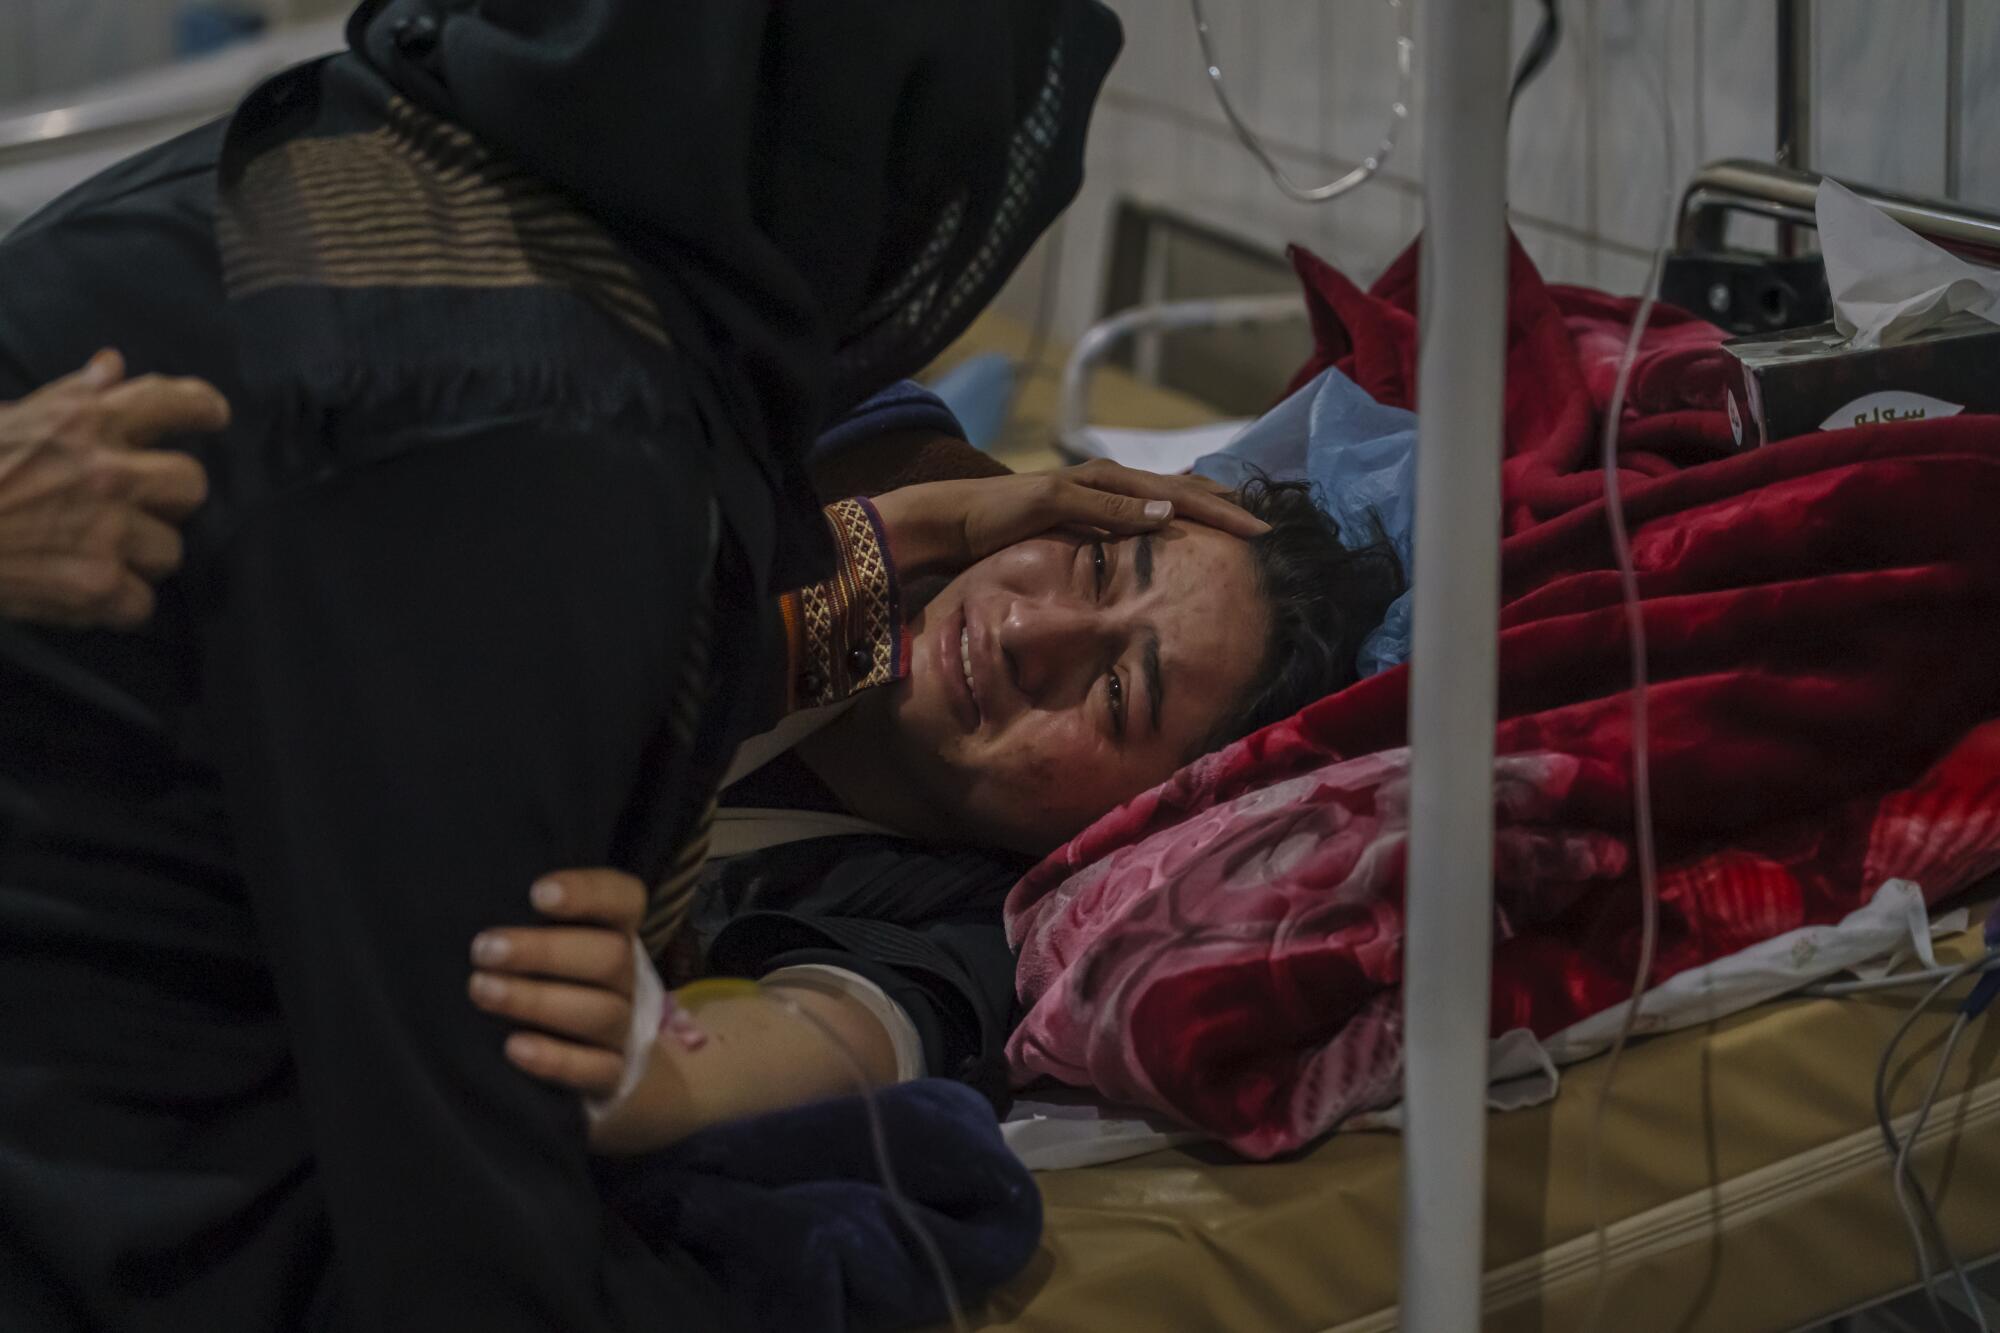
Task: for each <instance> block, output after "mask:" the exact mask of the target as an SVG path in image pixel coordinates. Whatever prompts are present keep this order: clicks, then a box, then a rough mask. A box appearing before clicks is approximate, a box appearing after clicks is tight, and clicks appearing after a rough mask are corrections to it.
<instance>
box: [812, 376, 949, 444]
mask: <svg viewBox="0 0 2000 1333" xmlns="http://www.w3.org/2000/svg"><path fill="white" fill-rule="evenodd" d="M913 430H930V431H936V432H937V433H938V434H940V435H949V436H950V437H952V438H953V439H955V440H962V439H964V438H965V427H964V426H962V425H960V424H959V420H958V417H957V416H955V415H954V414H953V413H952V410H951V409H950V408H948V407H946V406H945V405H944V399H942V398H940V397H938V396H937V395H936V394H934V393H932V392H931V391H930V390H929V389H926V388H925V387H924V386H923V385H921V384H919V383H917V382H916V381H915V380H904V381H902V382H901V383H900V384H894V385H891V386H890V387H888V388H886V389H884V390H883V391H882V392H880V393H878V394H876V395H875V396H874V397H873V398H870V399H868V400H867V401H866V402H864V403H862V404H861V406H859V407H857V408H855V409H854V410H853V411H852V412H849V413H848V414H847V415H846V416H844V417H842V418H841V419H840V420H838V421H836V422H834V423H833V424H832V425H831V426H829V427H828V428H827V429H826V430H825V431H823V432H822V433H821V434H820V437H819V439H818V441H817V442H815V443H814V445H813V447H812V453H811V454H810V455H809V456H810V458H811V459H812V461H813V462H815V463H818V462H823V461H825V460H827V459H830V458H832V457H834V456H835V455H837V454H839V453H841V452H843V451H844V450H847V449H849V448H852V447H853V446H855V445H857V444H862V443H865V442H866V441H868V440H872V439H875V438H876V437H877V436H881V435H889V434H895V433H900V432H903V431H913Z"/></svg>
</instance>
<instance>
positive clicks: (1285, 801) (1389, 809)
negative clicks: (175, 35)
mask: <svg viewBox="0 0 2000 1333" xmlns="http://www.w3.org/2000/svg"><path fill="white" fill-rule="evenodd" d="M1296 262H1297V264H1298V267H1299V270H1300V272H1301V276H1302V277H1303V278H1304V279H1305V280H1306V283H1307V287H1308V292H1309V299H1310V300H1311V301H1312V304H1313V313H1314V322H1315V331H1316V335H1317V341H1318V344H1319V353H1318V355H1317V356H1316V358H1315V361H1314V363H1313V364H1312V365H1310V366H1309V367H1308V368H1307V370H1306V372H1304V373H1305V374H1306V375H1310V374H1313V373H1317V371H1318V369H1319V368H1321V367H1322V366H1324V365H1327V364H1338V365H1339V366H1340V367H1341V369H1342V370H1343V371H1344V372H1346V373H1348V374H1349V375H1351V376H1352V377H1353V378H1355V379H1356V380H1357V381H1358V382H1359V383H1360V384H1361V385H1362V386H1363V387H1364V388H1367V389H1368V390H1370V392H1372V393H1374V394H1375V395H1377V396H1378V397H1379V398H1381V399H1382V400H1384V401H1389V402H1395V403H1399V404H1402V405H1408V404H1409V403H1410V402H1411V401H1412V398H1413V383H1414V364H1413V362H1414V357H1415V345H1416V339H1415V327H1414V321H1413V317H1412V315H1411V314H1410V312H1411V310H1412V309H1413V308H1414V306H1415V291H1414V275H1415V272H1416V268H1415V263H1414V255H1413V254H1412V255H1410V256H1406V257H1405V259H1404V260H1403V261H1402V262H1400V263H1399V264H1398V265H1397V266H1396V267H1395V268H1392V269H1391V270H1390V272H1389V273H1388V274H1387V275H1385V276H1384V278H1383V279H1382V281H1381V282H1380V283H1378V284H1377V286H1376V288H1375V290H1374V291H1373V292H1372V293H1362V292H1360V291H1359V290H1358V289H1356V288H1354V287H1353V286H1352V284H1350V283H1348V282H1347V281H1346V280H1345V279H1344V278H1341V277H1340V276H1339V275H1338V274H1335V273H1333V272H1332V270H1330V269H1328V268H1326V267H1325V266H1324V265H1322V264H1320V263H1319V261H1317V260H1315V259H1313V258H1312V257H1310V256H1307V255H1303V254H1301V255H1298V256H1297V258H1296ZM1631 308H1632V307H1631V303H1629V302H1622V301H1617V300H1614V299H1612V298H1608V297H1604V296H1601V295H1599V294H1596V293H1591V292H1584V291H1580V290H1576V289H1561V288H1555V289H1551V288H1545V287H1544V286H1543V285H1542V283H1541V282H1540V280H1539V278H1538V277H1537V276H1536V275H1535V273H1534V271H1533V268H1532V266H1531V265H1530V264H1529V262H1528V261H1527V259H1526V257H1525V255H1523V254H1521V253H1520V252H1519V250H1518V249H1517V250H1516V252H1515V256H1514V280H1513V284H1512V296H1511V308H1510V312H1509V321H1508V326H1509V344H1508V392H1507V419H1506V449H1507V461H1506V465H1505V469H1506V470H1505V482H1504V487H1505V489H1504V495H1505V503H1506V505H1507V516H1508V517H1507V524H1508V530H1509V532H1510V533H1511V534H1512V535H1511V536H1510V537H1509V538H1508V540H1507V541H1506V544H1505V546H1504V548H1503V593H1502V600H1503V610H1502V635H1501V650H1500V663H1501V667H1500V715H1501V718H1502V723H1501V726H1500V731H1499V736H1498V751H1499V753H1500V755H1501V756H1502V758H1501V760H1500V761H1499V763H1498V764H1497V766H1496V774H1495V779H1496V783H1495V791H1496V797H1495V800H1496V812H1497V826H1498V832H1497V848H1496V855H1495V871H1494V875H1495V893H1496V918H1495V923H1494V924H1495V931H1496V947H1495V953H1494V971H1493V1030H1494V1032H1495V1033H1496V1034H1498V1033H1500V1032H1503V1031H1507V1030H1509V1029H1512V1028H1517V1027H1526V1028H1529V1029H1531V1030H1533V1031H1534V1032H1536V1033H1537V1034H1541V1035H1547V1034H1550V1033H1553V1032H1556V1031H1559V1030H1561V1029H1563V1028H1566V1027H1568V1026H1570V1025H1571V1024H1573V1023H1574V1022H1576V1021H1578V1020H1580V1019H1582V1018H1585V1017H1587V1016H1589V1015H1590V1014H1593V1013H1596V1012H1599V1011H1601V1010H1603V1009H1605V1008H1607V1007H1609V1006H1611V1005H1613V1004H1615V1003H1617V1002H1619V1001H1620V1000H1622V999H1624V998H1625V997H1626V996H1627V994H1628V993H1629V989H1630V982H1631V970H1632V967H1633V964H1634V961H1635V959H1636V955H1637V944H1638V919H1639V899H1638V891H1637V888H1636V884H1635V876H1634V874H1633V869H1632V858H1631V849H1630V830H1631V788H1630V750H1629V742H1630V732H1629V716H1630V715H1629V698H1628V696H1627V695H1626V694H1625V693H1624V686H1625V683H1626V680H1627V671H1628V667H1627V658H1626V652H1627V648H1626V639H1625V632H1624V625H1623V613H1622V610H1621V608H1620V605H1619V599H1618V586H1617V576H1616V574H1615V572H1614V569H1613V565H1612V560H1611V555H1610V551H1609V543H1608V537H1607V535H1606V527H1605V521H1604V514H1603V508H1602V504H1601V501H1600V500H1599V499H1598V498H1597V497H1599V496H1600V495H1601V479H1600V478H1599V477H1598V475H1597V473H1596V470H1595V466H1594V458H1595V431H1596V428H1597V421H1598V416H1599V413H1600V412H1601V411H1602V410H1603V409H1604V406H1605V404H1606V403H1607V401H1608V399H1609V396H1610V378H1611V374H1612V372H1613V371H1614V370H1615V365H1616V359H1617V353H1618V348H1619V346H1620V345H1622V342H1623V338H1624V332H1625V329H1626V328H1627V327H1628V325H1627V321H1629V319H1630V317H1631ZM1658 319H1659V324H1658V327H1657V328H1656V329H1655V330H1653V331H1652V332H1651V333H1649V335H1648V337H1647V339H1646V342H1645V344H1644V348H1645V351H1644V355H1643V357H1642V359H1641V362H1640V364H1639V366H1638V369H1637V373H1636V374H1635V376H1634V381H1633V382H1634V392H1633V394H1632V402H1631V405H1630V407H1629V409H1628V419H1627V421H1626V422H1625V424H1624V430H1623V434H1624V438H1625V441H1626V446H1627V447H1625V448H1624V449H1622V450H1621V457H1622V459H1623V460H1624V462H1625V464H1626V466H1627V467H1628V468H1629V470H1630V474H1631V475H1630V476H1628V477H1627V481H1628V483H1629V484H1628V487H1627V508H1628V514H1629V516H1630V520H1631V523H1632V526H1633V529H1634V544H1635V557H1636V561H1637V565H1638V569H1639V572H1640V587H1641V593H1642V596H1643V598H1644V600H1645V610H1646V623H1647V629H1648V634H1649V637H1650V639H1651V648H1652V653H1651V660H1650V663H1649V665H1650V669H1651V677H1652V682H1653V683H1652V686H1651V693H1650V700H1649V702H1650V705H1651V709H1652V743H1653V782H1654V808H1655V819H1656V823H1657V826H1658V832H1659V846H1660V856H1661V864H1662V877H1661V947H1660V951H1659V954H1658V958H1657V961H1656V963H1655V966H1654V971H1653V975H1652V979H1653V981H1654V982H1658V981H1661V980H1664V979H1665V978H1667V977H1669V976H1672V975H1674V974H1676V973H1678V972H1680V971H1683V970H1684V969H1687V968H1690V967H1694V966H1697V965H1699V964H1702V963H1705V962H1708V961H1712V960H1714V959H1716V958H1720V957H1722V956H1724V955H1727V954H1730V953H1734V952H1736V951H1738V950H1740V949H1742V948H1744V947H1746V946H1747V945H1749V944H1752V943H1754V942H1756V941H1758V940H1762V939H1767V938H1769V937H1771V936H1773V935H1776V934H1779V933H1781V932H1784V931H1787V930H1792V929H1796V928H1798V927H1800V926H1804V925H1809V924H1815V923H1825V922H1832V921H1837V920H1838V919H1840V918H1841V917H1843V916H1845V915H1846V914H1847V913H1848V912H1850V911H1852V910H1853V909H1855V908H1856V907H1858V906H1860V905H1861V904H1862V903H1863V902H1864V901H1866V900H1867V898H1868V897H1869V896H1870V895H1872V893H1873V892H1874V890H1875V889H1876V888H1877V887H1878V886H1880V885H1881V884H1882V882H1883V881H1884V880H1885V879H1888V878H1891V877H1901V878H1906V879H1909V880H1912V881H1914V882H1915V883H1917V884H1919V885H1921V886H1922V888H1923V889H1924V891H1925V893H1926V896H1927V897H1929V898H1930V899H1931V900H1932V901H1936V900H1938V899H1939V898H1942V897H1944V896H1947V895H1949V894H1952V893H1954V892H1956V891H1958V890H1959V889H1961V888H1963V887H1965V886H1966V885H1967V884H1968V883H1970V882H1971V881H1972V880H1973V879H1975V878H1977V877H1979V876H1982V875H1984V874H1986V873H1989V872H1990V871H1992V870H1993V869H1995V868H2000V723H1991V722H1989V720H1990V719H1995V718H2000V522H1996V517H1995V516H1996V515H2000V420H1995V419H1992V418H1977V417H1959V418H1954V419H1950V420H1943V421H1936V422H1926V423H1908V424H1902V425H1894V426H1880V427H1871V428H1864V429H1859V430H1850V431H1840V432H1835V433H1827V434H1819V435H1813V436H1810V437H1805V438H1802V439H1799V440H1795V441H1790V442H1786V443H1783V444H1777V445H1772V446H1768V447H1766V448H1763V449H1761V450H1757V451H1754V452H1751V453H1748V454H1744V455H1741V456H1734V457H1725V456H1724V455H1726V454H1727V453H1728V452H1729V432H1728V426H1727V423H1726V421H1725V420H1724V418H1723V414H1722V413H1721V412H1719V411H1718V410H1717V408H1718V406H1719V403H1720V384H1721V374H1722V364H1721V362H1720V361H1719V360H1718V357H1719V355H1720V354H1718V353H1717V352H1716V351H1715V350H1714V349H1715V344H1716V343H1717V342H1718V341H1719V340H1720V334H1719V333H1718V332H1717V331H1716V330H1714V329H1713V328H1711V327H1710V326H1708V325H1705V324H1701V323H1699V322H1698V321H1695V320H1692V319H1691V318H1689V317H1688V316H1686V315H1683V314H1680V313H1679V312H1677V311H1662V312H1660V314H1659V316H1658ZM1705 460H1709V461H1705ZM1695 463H1704V465H1703V466H1691V465H1692V464H1695ZM1419 575H1420V576H1421V575H1422V571H1419ZM1406 690H1407V680H1406V677H1405V675H1404V673H1403V672H1402V671H1400V670H1399V671H1395V672H1390V673H1386V674H1384V675H1381V676H1378V677H1375V678H1373V679H1371V680H1368V681H1364V682H1363V683H1361V684H1360V685H1357V686H1355V687H1354V688H1352V689H1350V690H1347V691H1345V692H1343V693H1341V694H1339V695H1336V696H1333V697H1331V698H1328V699H1325V700H1322V701H1321V702H1320V703H1318V704H1317V705H1315V706H1313V707H1312V708H1309V709H1307V710H1306V711H1305V712H1303V713H1301V714H1299V715H1298V716H1297V717H1294V718H1292V719H1290V720H1288V721H1286V722H1283V723H1280V724H1278V725H1276V726H1273V727H1270V728H1267V729H1266V730H1264V731H1263V732H1260V733H1258V734H1257V735H1255V736H1252V737H1250V738H1248V739H1247V740H1245V741H1242V742H1239V743H1238V744H1236V745H1234V746H1231V747H1229V748H1228V749H1226V750H1224V751H1222V752H1220V753H1219V754H1216V755H1212V756H1209V757H1208V758H1207V759H1204V760H1202V761H1201V762H1199V763H1197V764H1195V765H1193V766H1191V767H1190V768H1188V769H1187V770H1185V771H1183V772H1182V773H1181V774H1179V775H1178V776H1177V777H1176V778H1175V779H1174V780H1173V781H1171V782H1169V783H1168V784H1166V785H1165V786H1163V787H1160V788H1158V789H1156V790H1154V791H1152V792H1150V793H1148V794H1146V795H1145V796H1142V797H1140V798H1139V799H1137V800H1136V801H1133V802H1132V803H1130V804H1128V805H1127V806H1125V807H1124V808H1122V809H1120V810H1118V811H1115V812H1113V813H1112V814H1111V815H1109V816H1107V817H1106V818H1104V819H1102V820H1100V821H1099V822H1098V823H1097V824H1095V825H1093V826H1092V827H1091V828H1090V829H1088V830H1086V831H1085V832H1084V833H1083V834H1082V835H1080V836H1079V837H1078V838H1077V839H1076V840H1075V841H1073V842H1072V843H1070V844H1069V845H1068V846H1067V847H1065V848H1063V849H1062V850H1061V851H1059V852H1057V853H1056V854H1055V855H1053V856H1052V857H1050V858H1049V859H1048V860H1047V861H1045V862H1044V863H1043V864H1042V865H1040V866H1039V867H1037V868H1036V869H1035V870H1034V871H1033V872H1032V873H1031V874H1030V875H1029V876H1028V877H1027V878H1026V879H1024V880H1023V881H1022V883H1021V884H1020V885H1019V886H1018V887H1017V888H1016V890H1015V891H1014V894H1013V896H1012V897H1011V898H1010V900H1009V904H1008V926H1009V931H1010V936H1011V938H1012V939H1013V940H1014V942H1015V943H1016V945H1017V946H1018V947H1019V949H1020V951H1021V964H1020V973H1019V985H1020V990H1021V996H1022V999H1023V1001H1024V1003H1025V1005H1026V1006H1027V1017H1026V1019H1025V1020H1024V1022H1023V1023H1022V1025H1021V1028H1020V1029H1019V1031H1018V1032H1017V1034H1016V1036H1015V1038H1014V1041H1013V1043H1012V1045H1011V1047H1010V1052H1009V1053H1010V1056H1011V1058H1012V1062H1013V1067H1014V1072H1015V1075H1016V1077H1017V1079H1019V1080H1021V1081H1024V1082H1025V1081H1030V1080H1032V1079H1034V1078H1036V1077H1041V1076H1051V1077H1054V1078H1057V1079H1060V1080H1062V1081H1064V1082H1069V1083H1074V1084H1080V1085H1087V1086H1092V1087H1095V1088H1096V1089H1098V1090H1099V1091H1100V1092H1101V1093H1102V1094H1104V1095H1105V1096H1107V1097H1110V1098H1112V1099H1114V1100H1118V1101H1124V1102H1131V1103H1136V1104H1139V1105H1142V1106H1147V1107H1150V1108H1153V1109H1156V1110H1159V1111H1162V1112H1165V1113H1167V1114H1169V1115H1171V1116H1174V1117H1175V1118H1177V1119H1179V1120H1182V1121H1184V1122H1186V1123H1188V1124H1191V1125H1194V1126H1196V1127H1198V1128H1201V1129H1205V1130H1208V1131H1210V1132H1213V1133H1215V1134H1218V1135H1220V1136H1221V1137H1223V1138H1224V1139H1226V1140H1227V1141H1228V1142H1230V1143H1231V1144H1232V1145H1234V1146H1235V1147H1236V1148H1238V1149H1239V1150H1241V1151H1243V1152H1246V1153H1249V1154H1251V1155H1254V1156H1268V1155H1271V1154H1275V1153H1280V1152H1284V1151H1288V1150H1290V1149H1292V1148H1295V1147H1297V1146H1299V1145H1300V1144H1302V1143H1304V1142H1307V1141H1308V1140H1310V1139H1311V1138H1313V1137H1315V1136H1316V1135H1318V1134H1320V1133H1322V1132H1324V1131H1325V1130H1326V1129H1328V1128H1330V1127H1331V1126H1332V1125H1334V1124H1335V1123H1337V1122H1338V1121H1339V1120H1340V1119H1341V1118H1342V1117H1344V1116H1346V1115H1348V1114H1350V1113H1352V1112H1354V1111H1356V1110H1360V1109H1365V1108H1368V1107H1373V1106H1379V1105H1382V1104H1385V1103H1387V1102H1389V1101H1392V1100H1394V1099H1395V1097H1396V1095H1397V1091H1398V1087H1399V1083H1400V1073H1401V1065H1400V1047H1401V1043H1400V1004H1401V997H1400V994H1399V989H1398V988H1399V985H1400V980H1401V966H1402V950H1401V940H1402V920H1403V909H1402V874H1403V849H1404V838H1405V835H1406V831H1407V812H1406V803H1407V790H1406V785H1405V770H1406V754H1405V752H1404V751H1403V750H1402V749H1401V748H1400V747H1401V746H1402V745H1403V744H1404V740H1405V692H1406Z"/></svg>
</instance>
